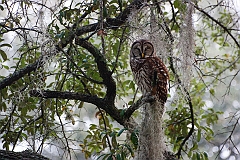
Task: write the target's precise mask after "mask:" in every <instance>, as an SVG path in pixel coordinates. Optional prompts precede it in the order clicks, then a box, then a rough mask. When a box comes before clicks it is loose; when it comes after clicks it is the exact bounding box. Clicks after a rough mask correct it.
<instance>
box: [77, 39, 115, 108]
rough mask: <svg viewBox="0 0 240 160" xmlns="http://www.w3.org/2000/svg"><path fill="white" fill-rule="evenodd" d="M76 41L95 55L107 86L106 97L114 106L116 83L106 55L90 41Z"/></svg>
mask: <svg viewBox="0 0 240 160" xmlns="http://www.w3.org/2000/svg"><path fill="white" fill-rule="evenodd" d="M75 42H76V44H78V45H80V46H81V47H83V48H85V49H87V50H88V51H89V52H90V53H91V54H92V55H93V56H94V58H95V62H96V63H97V67H98V71H99V74H100V76H101V77H102V79H103V84H104V85H105V86H106V88H107V94H106V96H105V98H104V99H106V100H107V103H110V104H111V106H112V105H113V104H114V100H115V97H116V83H115V81H114V79H113V77H112V73H111V71H110V70H109V68H108V66H107V62H106V59H105V57H104V55H103V54H102V53H101V52H100V51H99V50H98V49H97V48H96V47H95V46H93V45H92V44H91V43H90V42H88V41H85V40H82V39H76V41H75Z"/></svg>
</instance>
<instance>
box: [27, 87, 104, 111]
mask: <svg viewBox="0 0 240 160" xmlns="http://www.w3.org/2000/svg"><path fill="white" fill-rule="evenodd" d="M29 94H30V96H33V97H42V98H60V99H71V100H80V101H84V102H88V103H92V104H94V105H97V106H98V105H102V104H103V99H101V98H99V97H97V96H93V95H87V94H81V93H75V92H60V91H40V90H31V91H30V92H29ZM102 109H104V107H102Z"/></svg>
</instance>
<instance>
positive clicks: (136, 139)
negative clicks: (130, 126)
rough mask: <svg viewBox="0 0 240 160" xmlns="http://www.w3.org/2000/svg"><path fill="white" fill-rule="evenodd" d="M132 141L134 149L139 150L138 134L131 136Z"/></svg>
mask: <svg viewBox="0 0 240 160" xmlns="http://www.w3.org/2000/svg"><path fill="white" fill-rule="evenodd" d="M130 140H131V142H132V143H133V145H134V148H135V149H137V147H138V137H137V134H136V133H135V132H133V133H132V134H131V137H130Z"/></svg>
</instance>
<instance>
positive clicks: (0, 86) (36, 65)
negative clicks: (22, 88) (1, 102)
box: [0, 58, 41, 90]
mask: <svg viewBox="0 0 240 160" xmlns="http://www.w3.org/2000/svg"><path fill="white" fill-rule="evenodd" d="M40 62H41V58H39V59H38V60H37V61H36V62H34V63H32V64H29V65H28V66H26V67H25V68H23V69H20V70H18V71H16V72H14V73H13V74H11V75H9V76H8V77H6V78H4V79H3V80H2V81H0V90H1V89H3V88H5V87H6V86H10V85H11V84H12V83H14V82H15V81H17V80H18V79H20V78H22V77H23V76H24V75H26V74H28V73H30V72H32V71H35V70H36V69H37V68H39V67H41V63H40Z"/></svg>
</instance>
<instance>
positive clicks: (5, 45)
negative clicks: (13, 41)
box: [0, 43, 12, 48]
mask: <svg viewBox="0 0 240 160" xmlns="http://www.w3.org/2000/svg"><path fill="white" fill-rule="evenodd" d="M0 47H10V48H12V46H11V45H10V44H8V43H4V44H0Z"/></svg>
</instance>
